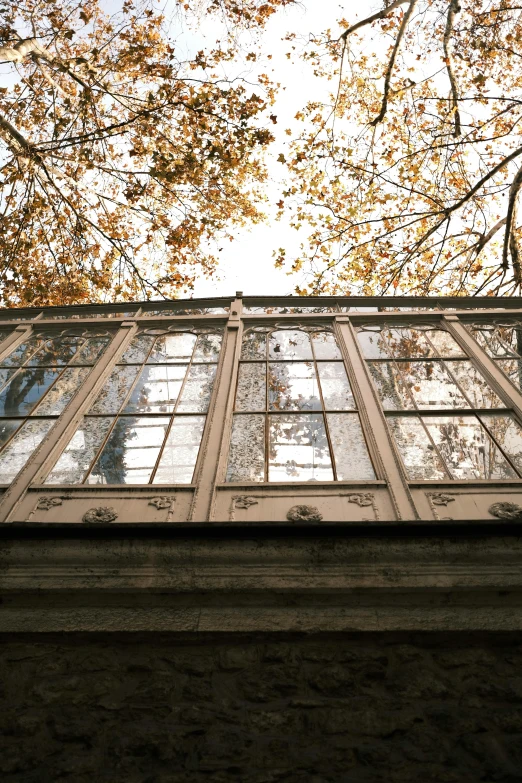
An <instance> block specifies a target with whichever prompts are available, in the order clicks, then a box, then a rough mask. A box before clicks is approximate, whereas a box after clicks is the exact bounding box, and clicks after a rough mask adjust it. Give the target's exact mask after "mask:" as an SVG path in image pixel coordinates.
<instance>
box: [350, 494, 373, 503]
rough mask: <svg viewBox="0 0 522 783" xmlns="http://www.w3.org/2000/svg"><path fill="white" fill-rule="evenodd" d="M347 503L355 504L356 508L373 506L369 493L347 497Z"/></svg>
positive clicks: (371, 496)
mask: <svg viewBox="0 0 522 783" xmlns="http://www.w3.org/2000/svg"><path fill="white" fill-rule="evenodd" d="M347 500H348V503H357V505H358V506H373V503H374V497H373V495H372V493H371V492H357V493H355V494H354V495H348V497H347Z"/></svg>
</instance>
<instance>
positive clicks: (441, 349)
mask: <svg viewBox="0 0 522 783" xmlns="http://www.w3.org/2000/svg"><path fill="white" fill-rule="evenodd" d="M425 334H426V336H427V337H429V339H430V340H431V343H432V345H433V346H434V348H435V350H436V351H437V353H438V355H439V356H465V352H464V351H463V350H462V348H461V347H460V345H459V344H458V343H457V341H456V340H454V339H453V337H452V336H451V334H448V332H444V331H443V330H442V329H429V330H428V331H426V332H425Z"/></svg>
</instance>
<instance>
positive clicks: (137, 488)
mask: <svg viewBox="0 0 522 783" xmlns="http://www.w3.org/2000/svg"><path fill="white" fill-rule="evenodd" d="M5 486H8V485H5ZM0 488H2V484H0ZM100 489H103V491H104V492H105V491H107V492H109V493H110V494H115V493H117V492H121V491H122V490H125V491H126V492H147V493H150V492H153V493H154V494H155V495H158V494H159V493H160V492H169V491H174V490H175V491H176V492H180V491H193V490H194V489H196V485H195V484H33V485H32V486H30V487H29V491H30V492H45V493H47V494H50V495H56V494H57V493H60V492H67V493H69V492H74V493H75V494H78V493H80V494H81V493H82V492H89V493H93V492H99V491H100Z"/></svg>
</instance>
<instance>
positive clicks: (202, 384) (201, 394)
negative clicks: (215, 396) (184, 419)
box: [178, 364, 217, 413]
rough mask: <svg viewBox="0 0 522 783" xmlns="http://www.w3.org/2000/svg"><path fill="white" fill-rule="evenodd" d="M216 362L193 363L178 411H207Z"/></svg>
mask: <svg viewBox="0 0 522 783" xmlns="http://www.w3.org/2000/svg"><path fill="white" fill-rule="evenodd" d="M216 367H217V365H215V364H210V365H208V366H205V365H204V364H193V365H192V367H191V368H190V370H189V373H188V376H187V380H186V381H185V386H184V387H183V391H182V392H181V398H180V401H179V405H178V411H179V412H181V413H205V412H206V411H207V410H208V406H209V404H210V398H211V396H212V389H213V388H214V379H215V377H216Z"/></svg>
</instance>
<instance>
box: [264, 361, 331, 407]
mask: <svg viewBox="0 0 522 783" xmlns="http://www.w3.org/2000/svg"><path fill="white" fill-rule="evenodd" d="M268 403H269V408H270V410H272V411H285V410H286V411H288V410H311V411H317V410H321V400H320V398H319V389H318V384H317V378H316V377H315V369H314V365H313V362H270V364H269V365H268Z"/></svg>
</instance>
